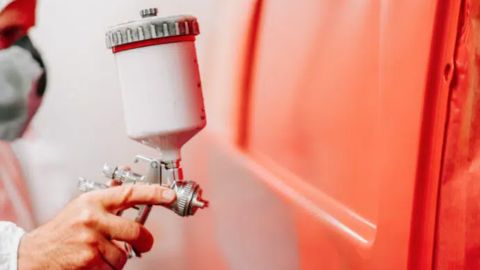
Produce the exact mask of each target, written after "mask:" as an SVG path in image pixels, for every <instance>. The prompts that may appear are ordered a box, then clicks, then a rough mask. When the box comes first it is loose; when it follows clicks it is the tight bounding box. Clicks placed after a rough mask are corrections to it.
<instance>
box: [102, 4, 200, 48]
mask: <svg viewBox="0 0 480 270" xmlns="http://www.w3.org/2000/svg"><path fill="white" fill-rule="evenodd" d="M140 16H141V19H139V20H135V21H130V22H126V23H122V24H119V25H116V26H113V27H111V28H110V29H109V30H108V31H107V33H106V34H105V39H106V45H107V48H109V49H115V47H117V46H122V45H127V44H135V43H141V42H144V41H151V40H156V39H165V38H172V37H182V36H192V37H193V36H196V35H198V34H199V33H200V30H199V26H198V22H197V19H196V18H195V17H193V16H189V15H179V16H171V17H158V16H157V9H156V8H148V9H142V10H141V11H140Z"/></svg>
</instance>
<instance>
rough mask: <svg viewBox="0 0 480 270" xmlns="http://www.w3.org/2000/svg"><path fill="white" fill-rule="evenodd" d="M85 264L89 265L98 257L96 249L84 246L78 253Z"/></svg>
mask: <svg viewBox="0 0 480 270" xmlns="http://www.w3.org/2000/svg"><path fill="white" fill-rule="evenodd" d="M79 256H80V258H81V259H82V261H83V263H84V265H85V266H88V265H91V263H92V262H96V261H97V260H98V259H99V256H100V255H99V254H98V251H97V250H95V249H93V248H86V249H84V250H83V251H82V252H80V254H79Z"/></svg>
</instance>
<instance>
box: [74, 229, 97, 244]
mask: <svg viewBox="0 0 480 270" xmlns="http://www.w3.org/2000/svg"><path fill="white" fill-rule="evenodd" d="M79 241H80V242H81V243H83V244H85V245H88V246H89V247H94V246H96V245H97V243H98V239H97V237H96V236H95V235H94V234H93V233H91V232H89V231H84V232H82V233H80V235H79Z"/></svg>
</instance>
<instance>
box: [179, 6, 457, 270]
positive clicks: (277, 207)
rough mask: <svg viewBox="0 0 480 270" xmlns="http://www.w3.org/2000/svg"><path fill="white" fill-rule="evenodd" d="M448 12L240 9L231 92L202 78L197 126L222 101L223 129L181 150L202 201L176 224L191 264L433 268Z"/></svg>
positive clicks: (452, 31) (448, 58)
mask: <svg viewBox="0 0 480 270" xmlns="http://www.w3.org/2000/svg"><path fill="white" fill-rule="evenodd" d="M225 5H227V4H225ZM459 10H460V2H459V1H453V0H451V1H416V0H407V1H393V0H392V1H380V0H374V1H347V2H345V1H334V0H332V1H313V0H301V1H287V0H275V1H252V3H251V9H249V10H248V11H249V13H248V14H249V18H250V22H249V24H248V26H247V28H248V29H249V30H248V31H247V33H246V34H245V37H246V38H245V42H244V44H243V45H244V47H243V50H240V52H241V53H239V54H238V56H239V57H241V58H242V59H243V61H240V62H241V64H240V65H238V66H237V69H236V71H237V72H236V73H235V74H237V77H238V78H237V80H235V81H234V82H235V83H232V85H230V86H229V87H223V88H220V89H215V90H212V89H209V87H208V85H209V83H211V82H212V81H214V80H216V79H218V80H220V78H222V77H223V76H225V77H226V76H228V74H224V73H222V69H218V70H217V71H218V72H213V73H211V74H208V73H205V72H203V75H204V76H205V77H206V78H211V81H210V82H209V81H208V80H207V82H206V84H205V100H206V101H207V113H208V114H209V117H210V118H213V119H220V117H218V115H212V114H211V113H210V112H212V111H213V112H224V111H222V110H221V109H220V108H222V106H223V105H224V104H225V103H226V104H234V106H232V107H233V108H235V111H234V112H232V113H231V117H230V118H229V119H231V121H230V122H228V124H225V125H224V126H221V125H219V124H218V123H216V122H215V121H213V123H212V122H211V124H210V126H209V127H207V130H206V131H205V132H204V133H203V134H201V135H200V137H201V139H200V138H199V139H198V140H197V142H196V143H194V142H192V143H193V145H192V148H189V149H187V152H186V153H185V154H184V156H185V157H188V158H187V160H186V161H185V162H186V164H185V168H195V169H193V171H194V172H193V173H191V174H190V175H194V176H195V178H196V179H208V183H207V184H206V185H205V189H206V190H207V196H209V198H211V202H212V204H211V208H210V211H208V213H206V214H205V216H203V217H200V218H199V219H196V221H193V222H192V223H190V224H189V225H188V226H190V227H189V228H190V229H191V230H190V232H191V235H192V237H193V238H194V239H196V240H195V241H194V243H189V244H191V245H192V250H195V252H192V253H195V254H191V255H192V256H195V258H196V259H195V266H199V265H201V266H202V267H203V268H202V269H431V268H432V267H433V262H434V254H435V252H434V251H435V250H434V247H435V240H436V238H435V229H436V227H435V226H436V218H437V202H438V201H437V195H438V188H439V183H440V178H441V177H444V176H442V175H441V173H442V166H444V165H445V164H446V163H442V157H443V153H444V146H445V134H446V123H447V120H448V106H449V91H451V89H450V82H451V80H452V74H454V71H455V69H454V68H453V64H454V63H453V62H452V61H453V59H454V53H455V46H456V40H457V32H458V16H459ZM207 31H208V30H207ZM230 32H231V31H230ZM220 36H221V35H220ZM235 56H237V55H235ZM222 63H223V65H225V66H228V64H229V61H228V60H225V61H224V62H222ZM204 70H205V69H204ZM227 70H231V69H227ZM229 91H233V92H234V94H233V95H231V94H226V93H230V92H229ZM219 96H222V97H224V98H223V99H222V98H218V97H219ZM232 97H233V98H232ZM229 115H230V114H229ZM237 116H240V117H237ZM450 117H451V116H450ZM239 119H240V121H238V120H239ZM450 121H451V120H450ZM212 124H213V127H212ZM216 125H217V126H216ZM449 128H450V127H449ZM222 129H228V130H233V131H235V132H234V133H235V134H236V135H237V136H236V138H235V139H234V140H229V139H228V138H226V136H224V134H223V133H221V132H219V131H218V130H222ZM448 134H449V136H450V131H448ZM447 149H448V147H447ZM188 151H190V152H188ZM447 151H448V150H447ZM188 159H190V160H188ZM197 160H201V161H197ZM445 166H446V165H445ZM442 192H443V191H442ZM442 202H443V199H442ZM197 222H198V223H197ZM200 224H205V225H204V227H203V228H204V231H202V233H199V232H198V231H196V230H195V229H194V228H195V226H200ZM212 239H214V240H212ZM437 239H440V241H439V243H441V241H442V239H441V238H438V236H437ZM207 241H213V244H211V245H208V248H209V249H208V251H202V248H201V247H202V244H204V243H205V242H207ZM195 247H196V248H195ZM438 250H440V249H437V253H436V254H437V255H438V254H439V253H438ZM442 256H448V252H447V253H446V254H444V255H442ZM216 259H218V261H219V262H221V263H220V265H216V264H215V261H216ZM437 266H438V265H437Z"/></svg>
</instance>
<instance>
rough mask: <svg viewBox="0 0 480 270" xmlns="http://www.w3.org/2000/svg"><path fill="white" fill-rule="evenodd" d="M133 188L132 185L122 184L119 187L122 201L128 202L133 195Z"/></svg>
mask: <svg viewBox="0 0 480 270" xmlns="http://www.w3.org/2000/svg"><path fill="white" fill-rule="evenodd" d="M133 192H134V188H133V186H131V185H130V186H122V187H121V194H122V203H123V204H125V203H128V202H129V201H130V200H131V199H132V196H133Z"/></svg>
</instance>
